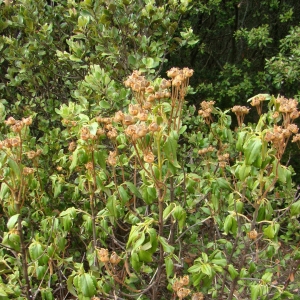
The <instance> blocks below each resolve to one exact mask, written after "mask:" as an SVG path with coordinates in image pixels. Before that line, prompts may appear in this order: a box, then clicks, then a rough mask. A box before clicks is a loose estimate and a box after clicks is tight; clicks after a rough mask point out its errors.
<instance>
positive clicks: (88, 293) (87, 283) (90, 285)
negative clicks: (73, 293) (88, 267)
mask: <svg viewBox="0 0 300 300" xmlns="http://www.w3.org/2000/svg"><path fill="white" fill-rule="evenodd" d="M79 284H80V291H81V292H82V294H83V296H85V297H92V296H94V295H95V294H96V286H95V283H94V280H93V278H92V276H91V275H90V274H88V273H84V274H82V275H81V276H80V277H79Z"/></svg>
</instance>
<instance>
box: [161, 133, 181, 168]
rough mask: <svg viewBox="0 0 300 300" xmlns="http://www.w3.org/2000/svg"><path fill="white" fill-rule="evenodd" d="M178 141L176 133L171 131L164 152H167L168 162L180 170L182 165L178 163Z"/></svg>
mask: <svg viewBox="0 0 300 300" xmlns="http://www.w3.org/2000/svg"><path fill="white" fill-rule="evenodd" d="M177 140H178V136H177V133H176V131H171V133H170V135H169V136H168V137H167V140H166V141H165V143H164V145H163V150H164V152H165V155H166V158H167V159H168V161H169V162H170V163H171V164H172V165H173V166H174V167H175V168H180V165H179V164H178V162H177V146H178V144H177Z"/></svg>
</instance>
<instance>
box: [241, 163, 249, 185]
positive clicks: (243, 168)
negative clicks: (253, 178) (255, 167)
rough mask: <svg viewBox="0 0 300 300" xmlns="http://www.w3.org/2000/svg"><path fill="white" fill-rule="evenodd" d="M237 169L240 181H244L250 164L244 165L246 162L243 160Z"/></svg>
mask: <svg viewBox="0 0 300 300" xmlns="http://www.w3.org/2000/svg"><path fill="white" fill-rule="evenodd" d="M238 171H239V173H238V174H239V179H240V180H241V181H244V180H245V179H246V178H247V177H248V175H249V173H250V171H251V166H248V165H246V163H245V162H244V163H243V164H242V165H241V166H239V169H238Z"/></svg>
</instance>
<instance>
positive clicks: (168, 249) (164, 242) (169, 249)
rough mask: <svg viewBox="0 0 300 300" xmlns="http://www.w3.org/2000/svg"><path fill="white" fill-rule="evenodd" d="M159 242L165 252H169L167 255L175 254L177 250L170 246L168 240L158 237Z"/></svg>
mask: <svg viewBox="0 0 300 300" xmlns="http://www.w3.org/2000/svg"><path fill="white" fill-rule="evenodd" d="M158 240H159V241H160V243H161V244H162V246H163V249H164V251H165V252H167V253H173V252H174V249H175V248H174V247H173V246H171V245H169V244H168V242H167V240H166V239H165V238H164V237H162V236H158Z"/></svg>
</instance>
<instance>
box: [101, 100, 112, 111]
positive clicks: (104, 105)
mask: <svg viewBox="0 0 300 300" xmlns="http://www.w3.org/2000/svg"><path fill="white" fill-rule="evenodd" d="M99 106H100V107H101V108H104V109H108V108H111V104H109V103H108V102H107V101H106V100H101V101H100V102H99Z"/></svg>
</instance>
